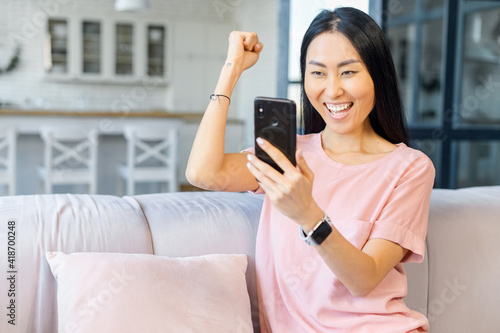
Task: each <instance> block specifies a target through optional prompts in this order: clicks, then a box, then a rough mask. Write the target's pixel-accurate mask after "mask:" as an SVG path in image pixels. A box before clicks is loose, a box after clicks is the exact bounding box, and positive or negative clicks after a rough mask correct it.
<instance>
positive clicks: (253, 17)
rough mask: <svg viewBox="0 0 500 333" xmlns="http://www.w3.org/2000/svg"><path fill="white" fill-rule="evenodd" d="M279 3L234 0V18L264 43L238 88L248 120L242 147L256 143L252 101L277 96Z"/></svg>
mask: <svg viewBox="0 0 500 333" xmlns="http://www.w3.org/2000/svg"><path fill="white" fill-rule="evenodd" d="M278 2H279V1H266V0H255V1H242V0H240V1H235V3H237V5H236V6H235V14H234V19H235V21H236V22H238V26H239V29H240V30H243V31H254V32H256V33H257V35H258V36H259V40H260V41H261V42H262V43H264V49H263V50H262V52H261V54H260V58H259V60H258V61H257V63H256V64H255V65H254V67H252V68H251V69H249V70H248V71H246V72H245V73H243V76H242V78H241V79H240V82H239V86H238V87H237V89H238V97H239V99H238V104H237V107H238V108H239V109H240V114H241V118H242V119H244V120H245V124H246V126H245V133H244V140H243V143H242V149H243V148H246V147H249V146H253V145H254V142H253V140H254V134H253V100H254V98H255V97H256V96H269V97H276V93H277V84H276V79H277V74H278V69H277V63H278Z"/></svg>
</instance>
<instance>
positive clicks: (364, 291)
mask: <svg viewBox="0 0 500 333" xmlns="http://www.w3.org/2000/svg"><path fill="white" fill-rule="evenodd" d="M372 290H373V289H368V288H359V289H355V290H351V289H349V292H350V293H351V295H352V296H354V297H366V296H368V294H370V293H371V292H372Z"/></svg>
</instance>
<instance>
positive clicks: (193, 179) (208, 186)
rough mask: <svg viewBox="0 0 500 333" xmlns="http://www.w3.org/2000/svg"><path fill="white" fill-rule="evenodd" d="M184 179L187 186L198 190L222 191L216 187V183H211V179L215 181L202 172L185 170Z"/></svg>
mask: <svg viewBox="0 0 500 333" xmlns="http://www.w3.org/2000/svg"><path fill="white" fill-rule="evenodd" d="M185 175H186V179H187V181H188V182H189V184H191V185H193V186H196V187H198V188H201V189H204V190H208V191H222V189H220V188H219V186H217V182H215V181H211V179H216V177H212V176H209V175H206V174H203V173H202V172H199V171H197V170H193V169H189V168H188V169H186V173H185Z"/></svg>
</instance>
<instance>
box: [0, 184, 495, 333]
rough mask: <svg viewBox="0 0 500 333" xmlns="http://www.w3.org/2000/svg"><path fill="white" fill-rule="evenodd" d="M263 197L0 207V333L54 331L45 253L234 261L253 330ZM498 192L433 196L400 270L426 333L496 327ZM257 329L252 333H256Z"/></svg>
mask: <svg viewBox="0 0 500 333" xmlns="http://www.w3.org/2000/svg"><path fill="white" fill-rule="evenodd" d="M262 201H263V196H262V195H253V194H249V193H220V192H185V193H165V194H152V195H139V196H134V197H122V198H120V197H114V196H101V195H92V196H91V195H70V194H66V195H62V194H61V195H33V196H14V197H1V198H0V211H1V214H0V216H2V219H3V221H2V223H0V226H1V230H0V243H1V244H2V246H1V247H0V266H1V267H2V273H3V274H7V271H8V270H9V269H8V267H7V262H8V256H7V251H6V246H5V245H4V244H7V241H8V235H7V231H8V228H7V227H8V223H7V222H8V221H15V227H16V240H15V241H16V257H15V260H16V262H15V264H16V269H17V276H16V278H17V281H16V283H17V285H16V289H17V295H16V304H17V308H16V319H17V321H16V326H15V327H14V326H12V325H9V324H8V323H7V319H8V318H7V319H6V316H5V314H4V312H6V310H5V304H7V302H8V299H7V289H8V283H9V282H8V281H7V280H6V279H5V278H2V279H1V280H0V299H1V300H2V301H1V304H2V308H3V309H4V311H2V318H3V319H2V320H1V322H0V332H4V333H9V332H17V333H21V332H23V333H24V332H26V333H28V332H29V333H37V332H43V333H52V332H57V300H56V292H57V284H56V282H55V280H54V278H53V276H52V273H51V271H50V268H49V266H48V264H47V261H46V259H45V253H46V252H47V251H63V252H68V253H71V252H121V253H148V254H155V255H159V256H173V257H186V256H196V255H203V254H210V253H243V254H247V255H248V258H249V268H248V270H247V286H248V291H249V294H250V300H251V305H252V319H253V321H254V323H255V324H256V323H258V311H257V300H256V287H255V270H254V261H253V257H254V250H255V236H256V231H257V227H258V221H259V215H260V209H261V206H262ZM499 216H500V187H476V188H467V189H460V190H441V189H435V190H433V194H432V199H431V210H430V218H429V229H428V237H427V255H426V259H425V261H424V262H423V263H422V264H407V265H406V269H407V273H408V285H409V291H408V296H407V298H406V299H405V300H406V303H407V304H408V306H409V307H410V308H413V309H415V310H419V311H421V312H423V313H424V314H426V315H427V316H428V317H429V319H430V325H431V330H430V332H435V333H448V332H454V333H456V332H497V331H498V328H499V327H500V316H498V315H497V313H498V309H499V308H500V251H499V250H498V245H497V241H498V239H499V235H500V217H499ZM257 326H258V325H255V331H256V332H258V327H257Z"/></svg>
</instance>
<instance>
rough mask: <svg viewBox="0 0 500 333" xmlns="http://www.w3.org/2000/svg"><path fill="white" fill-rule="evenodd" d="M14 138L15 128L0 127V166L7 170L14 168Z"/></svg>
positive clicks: (15, 134) (15, 137) (15, 136)
mask: <svg viewBox="0 0 500 333" xmlns="http://www.w3.org/2000/svg"><path fill="white" fill-rule="evenodd" d="M16 139H17V131H16V129H15V128H5V129H0V168H2V169H6V170H7V171H8V172H9V171H13V170H15V168H16V161H15V156H16Z"/></svg>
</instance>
